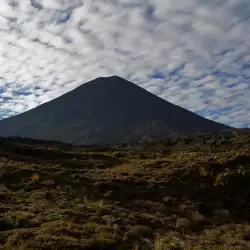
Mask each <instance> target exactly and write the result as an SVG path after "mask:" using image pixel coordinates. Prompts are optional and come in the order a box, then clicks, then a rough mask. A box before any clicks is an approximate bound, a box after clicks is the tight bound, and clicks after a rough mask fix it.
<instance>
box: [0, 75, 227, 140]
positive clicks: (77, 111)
mask: <svg viewBox="0 0 250 250" xmlns="http://www.w3.org/2000/svg"><path fill="white" fill-rule="evenodd" d="M225 129H228V127H227V126H225V125H222V124H219V123H216V122H213V121H210V120H207V119H205V118H203V117H200V116H198V115H196V114H194V113H192V112H190V111H187V110H185V109H183V108H181V107H178V106H176V105H173V104H171V103H169V102H167V101H165V100H163V99H161V98H159V97H157V96H155V95H153V94H151V93H149V92H147V91H146V90H144V89H142V88H140V87H139V86H137V85H135V84H133V83H131V82H129V81H126V80H124V79H122V78H120V77H117V76H113V77H107V78H98V79H96V80H93V81H90V82H88V83H85V84H83V85H82V86H80V87H78V88H76V89H74V90H73V91H70V92H68V93H67V94H65V95H63V96H61V97H59V98H57V99H55V100H52V101H50V102H48V103H45V104H43V105H41V106H39V107H37V108H35V109H32V110H30V111H27V112H25V113H23V114H20V115H17V116H15V117H11V118H8V119H5V120H2V121H0V136H22V137H30V138H38V139H48V140H58V141H64V142H70V143H74V144H95V143H109V144H112V143H118V142H126V141H128V140H129V141H136V140H141V139H143V138H152V139H160V138H164V137H168V136H174V135H178V136H186V135H193V134H196V133H197V132H208V133H216V132H220V131H222V130H225Z"/></svg>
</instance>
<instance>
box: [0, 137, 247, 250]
mask: <svg viewBox="0 0 250 250" xmlns="http://www.w3.org/2000/svg"><path fill="white" fill-rule="evenodd" d="M249 221H250V138H249V137H248V136H246V135H244V136H243V135H234V136H227V137H226V136H217V137H212V136H203V137H196V138H188V139H185V140H184V139H183V140H180V139H171V140H168V141H163V142H152V143H143V144H140V145H133V146H129V145H123V146H120V147H113V148H112V147H105V146H102V147H101V146H99V148H98V147H97V146H96V147H95V146H93V147H73V146H70V145H64V144H56V143H53V142H50V143H49V142H42V141H40V142H39V141H33V140H27V139H18V138H13V139H11V138H10V139H1V140H0V249H6V250H8V249H92V250H94V249H96V250H97V249H103V250H105V249H111V250H112V249H117V250H150V249H152V250H165V249H166V250H167V249H187V250H193V249H197V250H201V249H209V250H210V249H212V250H213V249H214V250H224V249H225V250H231V249H238V250H243V249H250V223H249Z"/></svg>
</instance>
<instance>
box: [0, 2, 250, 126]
mask: <svg viewBox="0 0 250 250" xmlns="http://www.w3.org/2000/svg"><path fill="white" fill-rule="evenodd" d="M0 36H1V40H0V63H1V67H0V119H1V118H5V117H8V116H11V115H14V114H17V113H20V112H24V111H26V110H28V109H30V108H33V107H35V106H37V105H39V104H41V103H44V102H47V101H49V100H51V99H53V98H55V97H58V96H60V95H62V94H64V93H66V92H67V91H69V90H71V89H73V88H75V87H77V86H79V85H81V84H83V83H84V82H87V81H89V80H92V79H94V78H96V77H99V76H109V75H119V76H121V77H124V78H126V79H128V80H131V81H133V82H135V83H136V84H138V85H140V86H142V87H143V88H146V89H147V90H148V91H150V92H152V93H154V94H156V95H158V96H160V97H162V98H164V99H166V100H168V101H170V102H173V103H175V104H177V105H181V106H183V107H185V108H187V109H190V110H191V111H193V112H196V113H198V114H200V115H203V116H205V117H207V118H209V119H213V120H216V121H218V122H223V123H226V124H230V125H233V126H237V127H241V126H243V125H244V126H248V127H250V112H249V109H250V86H249V79H250V55H249V52H250V50H249V49H250V5H249V2H248V0H211V1H209V2H208V1H204V0H187V1H182V0H175V1H173V0H133V1H131V0H115V1H107V0H85V1H83V0H70V1H69V0H61V1H59V0H19V1H14V0H2V1H1V3H0Z"/></svg>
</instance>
